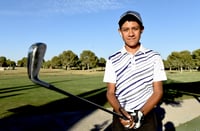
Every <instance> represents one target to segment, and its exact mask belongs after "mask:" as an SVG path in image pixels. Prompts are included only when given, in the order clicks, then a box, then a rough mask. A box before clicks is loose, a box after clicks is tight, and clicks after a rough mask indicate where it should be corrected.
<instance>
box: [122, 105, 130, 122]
mask: <svg viewBox="0 0 200 131" xmlns="http://www.w3.org/2000/svg"><path fill="white" fill-rule="evenodd" d="M119 112H120V113H121V114H122V115H123V116H124V117H126V118H127V119H129V120H130V119H131V115H130V114H128V112H127V111H125V110H124V108H122V107H120V108H119Z"/></svg>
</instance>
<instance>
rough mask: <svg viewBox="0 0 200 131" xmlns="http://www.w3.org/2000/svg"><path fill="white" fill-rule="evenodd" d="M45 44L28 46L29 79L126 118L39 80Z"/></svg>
mask: <svg viewBox="0 0 200 131" xmlns="http://www.w3.org/2000/svg"><path fill="white" fill-rule="evenodd" d="M46 47H47V46H46V44H44V43H35V44H33V45H32V46H31V47H30V48H29V51H28V61H27V72H28V77H29V79H30V80H31V81H32V82H33V83H36V84H38V85H40V86H43V87H45V88H48V89H50V90H53V91H56V92H58V93H61V94H63V95H66V96H71V97H74V98H76V99H78V100H81V101H83V102H86V103H89V104H91V105H93V106H95V107H97V108H99V109H101V110H103V111H105V112H107V113H110V114H112V115H115V116H118V117H120V118H123V119H125V120H127V118H126V117H125V116H123V115H120V114H118V113H116V112H113V111H110V110H108V109H105V108H104V107H102V106H100V105H98V104H96V103H93V102H91V101H89V100H87V99H84V98H81V97H79V96H76V95H73V94H71V93H68V92H66V91H64V90H61V89H59V88H57V87H55V86H53V85H51V84H49V83H47V82H44V81H42V80H40V79H39V78H38V75H39V71H40V68H41V65H42V62H43V58H44V55H45V51H46Z"/></svg>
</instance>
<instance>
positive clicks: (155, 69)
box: [103, 45, 167, 112]
mask: <svg viewBox="0 0 200 131" xmlns="http://www.w3.org/2000/svg"><path fill="white" fill-rule="evenodd" d="M166 79H167V78H166V74H165V71H164V65H163V62H162V59H161V57H160V54H158V53H157V52H155V51H153V50H149V49H146V48H144V47H143V46H142V45H141V46H140V48H139V50H138V51H137V52H136V53H135V54H134V55H133V54H130V53H128V52H127V51H126V49H125V47H124V48H122V50H120V51H118V52H116V53H115V54H113V55H112V56H110V57H109V58H108V60H107V62H106V70H105V74H104V80H103V81H104V82H108V83H116V92H115V95H116V97H117V98H118V100H119V102H120V105H121V106H122V107H124V108H125V110H126V111H130V112H131V111H133V110H139V109H140V108H141V107H142V106H143V105H144V104H145V103H146V101H147V100H148V99H149V97H150V96H151V95H152V93H153V82H154V81H163V80H166Z"/></svg>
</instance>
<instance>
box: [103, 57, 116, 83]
mask: <svg viewBox="0 0 200 131" xmlns="http://www.w3.org/2000/svg"><path fill="white" fill-rule="evenodd" d="M103 82H107V83H116V74H115V71H114V68H113V65H112V62H111V61H110V60H107V62H106V68H105V73H104V78H103Z"/></svg>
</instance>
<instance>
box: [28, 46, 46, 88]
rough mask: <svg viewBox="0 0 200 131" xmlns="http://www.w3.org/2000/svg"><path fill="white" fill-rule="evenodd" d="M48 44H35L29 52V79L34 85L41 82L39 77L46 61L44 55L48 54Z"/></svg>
mask: <svg viewBox="0 0 200 131" xmlns="http://www.w3.org/2000/svg"><path fill="white" fill-rule="evenodd" d="M46 47H47V46H46V44H44V43H35V44H33V45H31V47H30V48H29V51H28V60H27V72H28V77H29V79H31V80H32V81H33V82H34V83H37V84H38V82H40V80H39V78H38V75H39V71H40V68H41V66H42V62H43V59H44V55H45V52H46Z"/></svg>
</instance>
